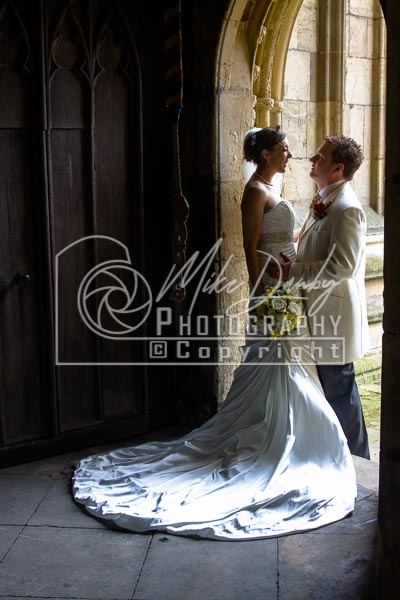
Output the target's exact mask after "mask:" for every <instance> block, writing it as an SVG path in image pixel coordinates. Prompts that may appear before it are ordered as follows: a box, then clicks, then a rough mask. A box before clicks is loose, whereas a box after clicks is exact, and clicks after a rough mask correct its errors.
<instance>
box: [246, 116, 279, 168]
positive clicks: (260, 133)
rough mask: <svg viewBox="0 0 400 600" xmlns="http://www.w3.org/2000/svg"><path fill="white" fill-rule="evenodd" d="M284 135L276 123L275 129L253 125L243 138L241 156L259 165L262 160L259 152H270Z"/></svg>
mask: <svg viewBox="0 0 400 600" xmlns="http://www.w3.org/2000/svg"><path fill="white" fill-rule="evenodd" d="M285 137H287V135H286V133H285V132H284V131H282V130H281V128H280V125H277V126H276V127H275V129H272V128H271V127H264V129H258V128H256V127H255V128H254V129H250V131H248V132H247V133H246V135H245V136H244V140H243V158H244V159H245V160H247V161H248V162H253V163H254V164H256V165H259V164H261V163H262V162H263V158H262V156H261V152H262V151H263V150H268V151H269V152H272V150H273V148H274V146H276V144H278V143H279V142H281V141H282V140H283V139H284V138H285Z"/></svg>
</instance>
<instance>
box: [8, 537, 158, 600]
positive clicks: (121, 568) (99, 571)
mask: <svg viewBox="0 0 400 600" xmlns="http://www.w3.org/2000/svg"><path fill="white" fill-rule="evenodd" d="M150 540H151V537H150V536H139V535H132V534H130V533H122V532H113V531H107V530H90V529H54V528H51V527H30V526H28V527H26V528H25V529H24V531H23V532H22V533H21V534H20V536H19V538H18V540H17V541H16V542H15V544H14V546H13V547H12V549H11V550H10V552H9V553H8V554H7V556H6V557H5V559H4V560H3V562H2V564H1V565H0V597H1V595H9V596H13V595H16V596H22V597H23V596H24V595H25V596H33V597H43V598H52V599H55V598H74V599H75V598H94V599H97V598H101V599H116V598H118V599H119V600H125V599H130V598H131V597H132V594H133V591H134V588H135V584H136V581H137V579H138V576H139V573H140V569H141V567H142V564H143V561H144V558H145V556H146V552H147V548H148V545H149V543H150Z"/></svg>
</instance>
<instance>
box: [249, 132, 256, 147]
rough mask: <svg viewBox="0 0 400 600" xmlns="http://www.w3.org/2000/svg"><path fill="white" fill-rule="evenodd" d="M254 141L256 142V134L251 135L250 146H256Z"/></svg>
mask: <svg viewBox="0 0 400 600" xmlns="http://www.w3.org/2000/svg"><path fill="white" fill-rule="evenodd" d="M256 141H257V138H256V134H255V133H253V135H252V136H251V142H250V145H251V146H255V145H256Z"/></svg>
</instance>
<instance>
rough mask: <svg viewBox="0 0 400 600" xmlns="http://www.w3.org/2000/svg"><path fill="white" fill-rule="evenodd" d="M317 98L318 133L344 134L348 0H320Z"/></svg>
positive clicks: (321, 135) (320, 136)
mask: <svg viewBox="0 0 400 600" xmlns="http://www.w3.org/2000/svg"><path fill="white" fill-rule="evenodd" d="M318 14H319V19H318V21H319V22H318V37H319V40H318V58H317V61H318V66H317V102H318V109H319V114H320V119H319V128H320V131H319V132H318V134H319V135H318V137H319V138H321V139H322V138H323V136H325V135H334V134H340V133H341V132H342V129H343V105H344V53H345V49H344V30H345V5H344V0H319V5H318Z"/></svg>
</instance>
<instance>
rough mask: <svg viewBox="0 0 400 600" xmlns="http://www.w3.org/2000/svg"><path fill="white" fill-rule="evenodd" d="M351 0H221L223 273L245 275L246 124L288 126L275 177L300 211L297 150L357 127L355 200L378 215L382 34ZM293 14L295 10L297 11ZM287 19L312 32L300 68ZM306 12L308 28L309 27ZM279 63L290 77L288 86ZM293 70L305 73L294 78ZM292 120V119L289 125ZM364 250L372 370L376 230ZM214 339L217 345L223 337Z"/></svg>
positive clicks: (225, 297)
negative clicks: (280, 174) (282, 170)
mask: <svg viewBox="0 0 400 600" xmlns="http://www.w3.org/2000/svg"><path fill="white" fill-rule="evenodd" d="M356 4H357V3H356ZM313 5H314V12H315V14H314V15H311V16H310V14H308V15H307V11H308V12H309V13H311V12H312V9H313ZM367 5H368V7H367ZM360 6H361V9H360V7H358V6H356V8H355V9H354V11H353V12H354V13H355V14H354V15H353V14H351V10H350V8H351V7H350V5H347V3H346V2H345V1H344V0H327V1H326V2H323V3H318V2H312V1H305V2H303V0H285V1H284V2H279V3H278V2H272V1H270V0H259V1H256V0H252V1H248V2H246V1H245V0H236V1H232V2H231V4H230V8H229V10H228V11H227V15H226V18H225V22H224V27H223V31H222V34H221V39H220V47H219V57H218V69H217V81H216V90H217V110H216V114H217V119H216V139H217V149H216V150H217V151H216V156H217V167H216V170H217V172H216V181H217V195H218V199H217V200H218V201H217V215H216V217H217V232H218V235H219V236H222V237H223V238H224V243H223V246H222V249H221V253H220V256H219V259H220V268H221V269H225V271H224V273H225V274H226V275H227V276H228V277H229V278H230V279H240V280H242V281H243V282H245V281H246V280H247V271H246V266H245V261H244V256H243V251H242V239H241V219H240V199H241V194H242V190H243V184H244V180H243V172H242V148H241V144H242V139H243V135H244V133H245V132H246V131H247V130H248V129H249V128H251V127H252V126H253V125H254V124H256V125H257V126H261V127H263V126H269V125H271V126H274V125H275V124H276V123H280V124H282V126H283V128H284V129H285V131H287V132H288V134H289V139H290V140H291V146H292V148H294V151H293V150H292V151H293V154H294V155H295V158H293V159H292V161H291V163H290V169H289V171H292V172H291V173H290V172H289V173H287V174H286V176H285V182H284V197H285V198H287V199H289V200H291V201H292V202H293V204H294V206H295V210H296V212H297V213H298V214H300V215H302V213H303V212H304V211H305V208H306V206H308V204H309V198H310V197H311V196H312V194H313V193H314V191H315V190H314V184H313V182H312V181H311V180H310V178H309V177H308V172H309V168H308V160H307V157H308V156H310V153H312V151H313V150H314V149H315V147H317V145H318V144H319V141H320V140H321V139H322V137H323V136H324V135H327V134H330V133H332V132H334V133H341V132H342V131H343V132H344V133H345V134H346V135H352V136H354V137H355V138H356V139H358V138H359V136H360V135H361V134H360V131H361V133H362V136H361V137H362V139H361V140H360V141H361V143H362V145H363V146H364V147H365V156H366V160H365V161H364V164H363V166H362V169H360V173H358V174H357V176H356V178H355V181H354V184H355V187H356V191H357V193H358V195H359V197H360V200H361V202H362V203H363V204H366V205H369V206H370V208H369V209H368V210H369V216H370V218H371V221H374V223H373V224H374V226H375V225H379V224H380V223H379V218H378V219H377V221H378V223H376V219H375V220H374V215H375V213H374V211H373V210H372V208H374V209H375V210H376V211H377V212H378V213H382V212H383V205H382V198H383V176H382V172H383V166H384V123H385V119H384V115H385V106H384V96H385V90H384V82H385V37H386V33H385V25H384V20H383V17H382V13H381V12H380V9H379V4H378V3H377V2H373V0H371V2H369V3H368V2H365V6H366V7H367V8H366V9H365V11H366V16H367V17H368V18H364V19H363V18H362V16H361V15H362V5H360ZM353 8H354V7H353ZM300 11H301V12H300ZM300 14H302V15H303V16H302V17H301V19H300ZM297 18H299V20H300V21H301V20H303V21H304V20H306V21H307V19H308V20H309V23H308V25H307V26H308V33H309V34H310V35H309V36H308V37H309V38H313V40H312V39H307V40H306V43H305V44H303V46H302V47H299V49H300V50H301V51H302V52H298V54H299V55H303V57H304V59H305V61H306V60H308V63H309V65H308V72H305V73H303V72H302V71H301V69H302V67H303V68H304V65H303V66H302V64H301V62H302V61H300V64H299V69H298V73H297V72H296V71H295V69H294V67H293V60H292V59H291V58H290V57H291V56H293V43H292V42H291V36H292V33H293V30H294V26H295V24H296V19H297ZM312 19H314V30H312V31H311V29H312V27H313V25H312V24H310V23H311V22H312ZM360 22H361V23H362V24H363V25H364V26H365V31H366V34H367V32H368V35H369V36H371V30H372V29H374V31H373V36H372V37H370V38H369V41H368V44H367V42H365V46H367V45H368V47H371V48H372V46H373V54H371V48H369V50H368V56H367V54H366V53H365V54H360V51H359V48H358V47H357V40H356V36H355V35H354V33H355V32H354V27H358V26H359V25H360ZM303 25H304V22H303ZM297 29H298V27H296V31H297ZM350 34H352V35H350ZM295 35H296V36H297V35H298V34H297V33H296V34H295ZM303 35H304V32H303ZM306 35H307V31H306ZM350 37H351V38H352V39H350ZM363 44H364V40H363V39H359V42H358V45H359V46H360V47H361V48H362V46H363ZM289 47H290V50H289ZM370 54H371V56H370ZM288 57H289V59H288ZM287 59H288V67H287V69H286V63H287ZM305 61H303V63H304V64H305ZM295 66H296V65H295ZM285 69H286V71H287V72H288V73H289V74H290V73H291V75H289V77H290V76H291V77H292V84H289V87H288V83H287V81H288V75H287V73H286V75H285ZM363 69H365V72H366V74H367V77H365V76H364V72H363ZM368 69H369V71H368ZM302 77H305V80H303V81H301V78H302ZM360 78H361V79H360ZM364 79H368V82H366V83H365V82H364ZM296 86H297V87H298V88H299V89H298V90H296V92H297V93H295V94H294V95H292V96H291V95H290V88H292V89H293V88H295V87H296ZM353 88H356V93H355V92H353V91H351V90H352V89H353ZM288 90H289V91H288ZM299 90H300V91H299ZM301 90H303V91H304V92H305V96H304V97H303V99H304V100H305V101H304V102H300V101H299V100H300V99H301V95H299V93H300V94H301ZM299 106H302V107H300V108H299ZM300 113H301V114H300ZM357 119H359V120H361V121H362V120H363V119H364V120H365V121H366V120H368V119H370V124H369V125H368V127H364V125H363V126H362V127H360V126H358V125H355V123H357ZM300 121H301V123H302V124H301V125H300V126H299V125H298V123H299V122H300ZM364 131H365V133H364ZM304 140H306V141H304ZM361 171H362V172H361ZM381 220H382V219H381ZM372 233H374V234H375V233H376V231H373V232H372ZM380 237H381V238H383V236H380ZM378 241H379V240H378ZM368 248H369V254H371V257H370V258H371V260H370V261H369V262H370V263H371V265H372V267H373V269H374V273H373V274H372V275H373V277H371V281H368V285H369V288H371V290H372V288H373V290H372V291H371V294H372V296H371V294H370V293H369V295H370V296H371V297H370V301H371V302H370V304H371V311H370V312H371V318H372V316H373V318H374V319H375V322H374V325H373V326H372V327H373V330H371V333H372V337H373V347H374V348H376V352H375V354H374V356H372V357H371V360H369V361H368V364H367V367H365V366H364V365H363V366H362V368H363V370H364V368H368V369H370V368H375V367H376V365H378V363H379V359H377V360H375V359H376V357H377V356H378V355H377V352H379V348H378V346H379V345H380V336H381V324H380V318H381V315H382V306H381V305H382V300H381V287H382V283H381V277H382V272H381V271H382V268H381V265H382V256H381V255H380V254H381V249H380V247H379V244H377V236H376V235H373V236H372V237H371V239H370V240H369V246H368ZM375 254H376V256H375ZM375 259H376V260H375ZM377 265H378V266H379V269H378V270H377ZM375 271H376V273H375ZM378 271H379V272H378ZM377 278H378V279H377ZM369 279H370V278H369ZM378 280H379V281H378ZM371 286H372V287H371ZM245 295H246V294H245V292H244V289H243V288H242V289H241V290H239V292H237V293H236V294H229V293H226V294H223V293H222V294H220V295H219V298H218V301H219V312H220V313H222V314H223V313H225V312H226V310H227V309H228V307H229V306H231V305H232V303H235V302H238V301H240V300H242V301H243V302H244V298H243V296H245ZM375 298H376V299H377V300H376V301H375ZM372 300H374V302H375V304H376V306H375V304H374V303H373V302H372ZM243 302H242V305H243ZM372 313H373V315H372ZM375 313H376V314H375ZM371 322H372V321H371ZM228 324H229V322H228ZM226 333H227V334H228V333H229V332H228V331H227V332H226ZM224 345H227V344H226V343H225V342H224ZM228 345H229V342H228ZM237 345H238V340H237V339H235V340H233V341H232V343H231V349H230V355H231V356H233V357H235V359H236V361H237V362H238V361H239V358H240V357H239V354H238V353H237V352H236V346H237ZM235 353H236V354H235ZM375 355H376V356H375ZM233 362H234V361H233ZM232 370H233V368H231V369H230V370H229V368H227V367H224V368H220V369H219V371H220V372H219V373H218V383H219V386H220V387H219V397H220V398H222V397H224V394H225V392H226V391H227V388H228V386H229V384H230V381H231V374H232ZM374 376H375V375H374Z"/></svg>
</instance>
